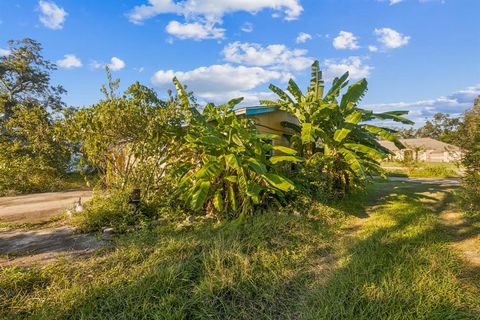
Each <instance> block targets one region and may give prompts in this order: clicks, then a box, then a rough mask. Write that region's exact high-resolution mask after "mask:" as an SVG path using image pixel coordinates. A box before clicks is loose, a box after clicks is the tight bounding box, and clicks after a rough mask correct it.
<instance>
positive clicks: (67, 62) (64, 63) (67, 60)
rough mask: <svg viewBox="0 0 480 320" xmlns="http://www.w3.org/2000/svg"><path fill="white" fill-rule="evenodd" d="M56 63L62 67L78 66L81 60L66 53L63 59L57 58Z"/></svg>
mask: <svg viewBox="0 0 480 320" xmlns="http://www.w3.org/2000/svg"><path fill="white" fill-rule="evenodd" d="M57 65H58V66H59V67H60V68H63V69H73V68H80V67H81V66H82V62H81V61H80V59H78V58H77V57H76V56H75V55H74V54H66V55H64V56H63V59H61V60H57Z"/></svg>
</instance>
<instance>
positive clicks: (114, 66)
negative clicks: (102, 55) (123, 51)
mask: <svg viewBox="0 0 480 320" xmlns="http://www.w3.org/2000/svg"><path fill="white" fill-rule="evenodd" d="M108 67H109V68H110V70H112V71H118V70H122V69H123V68H125V61H123V60H122V59H120V58H117V57H112V59H110V63H109V64H108Z"/></svg>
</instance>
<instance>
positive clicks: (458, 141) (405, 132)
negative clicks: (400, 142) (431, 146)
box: [398, 99, 480, 149]
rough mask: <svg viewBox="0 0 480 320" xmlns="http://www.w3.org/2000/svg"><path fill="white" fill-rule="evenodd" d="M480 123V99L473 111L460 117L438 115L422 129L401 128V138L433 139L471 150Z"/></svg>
mask: <svg viewBox="0 0 480 320" xmlns="http://www.w3.org/2000/svg"><path fill="white" fill-rule="evenodd" d="M479 121H480V106H479V103H478V99H477V100H476V102H475V103H474V106H473V107H472V108H471V109H468V110H467V111H465V112H464V113H463V114H462V115H461V116H460V117H452V116H451V115H449V114H448V113H441V112H439V113H436V114H435V115H434V116H433V118H432V119H430V120H427V121H426V122H425V124H424V125H423V126H422V127H420V128H417V129H415V128H400V129H398V135H399V136H400V137H401V138H404V139H409V138H433V139H436V140H440V141H442V142H445V143H449V144H453V145H456V146H459V147H462V148H466V149H470V148H472V144H473V141H474V137H475V134H476V132H477V125H478V123H479Z"/></svg>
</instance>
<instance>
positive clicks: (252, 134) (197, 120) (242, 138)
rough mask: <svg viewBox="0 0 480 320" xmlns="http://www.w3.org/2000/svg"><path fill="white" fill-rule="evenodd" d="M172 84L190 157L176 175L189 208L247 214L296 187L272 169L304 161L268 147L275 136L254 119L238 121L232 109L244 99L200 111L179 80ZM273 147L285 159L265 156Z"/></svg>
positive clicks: (283, 149)
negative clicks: (264, 132)
mask: <svg viewBox="0 0 480 320" xmlns="http://www.w3.org/2000/svg"><path fill="white" fill-rule="evenodd" d="M174 83H175V85H176V88H177V91H178V95H179V98H180V99H181V101H182V108H183V110H184V112H185V113H186V114H188V116H187V117H186V119H188V121H187V122H186V123H185V136H184V141H185V144H186V150H188V152H190V157H188V158H185V159H184V161H183V162H179V170H178V171H179V173H180V174H181V176H182V178H181V180H180V186H179V191H180V194H181V198H182V199H183V200H185V202H186V203H187V205H188V206H189V207H190V208H191V209H193V210H196V211H198V210H206V211H207V212H208V213H209V214H212V215H216V216H218V217H220V216H230V217H235V216H238V215H242V214H251V213H252V212H253V211H254V209H255V208H256V207H258V206H260V205H266V204H269V203H270V202H271V201H272V200H273V201H278V200H282V199H283V198H284V194H285V193H286V192H288V191H291V190H293V189H294V184H293V183H292V182H291V181H290V180H288V179H287V178H285V177H284V176H282V175H281V174H278V173H275V165H276V164H277V163H280V162H300V161H302V159H301V158H300V157H297V156H296V155H295V154H296V152H295V150H292V149H290V148H286V147H274V146H272V145H271V144H269V143H268V142H267V141H268V140H269V139H272V137H273V136H272V135H261V134H259V133H258V132H257V129H256V128H255V126H254V124H253V122H252V120H250V119H245V118H239V117H237V115H236V114H235V112H234V110H233V109H234V107H235V106H236V105H237V104H238V103H240V102H241V101H242V99H243V98H239V99H233V100H231V101H229V102H228V103H226V104H223V105H220V106H215V105H213V104H207V105H206V106H205V108H203V111H202V112H201V113H200V112H198V111H197V109H196V108H195V107H192V106H191V104H190V101H189V99H188V97H187V95H186V93H185V90H184V89H183V87H182V85H181V84H180V83H179V82H178V80H177V79H174ZM273 149H274V150H278V151H281V152H282V153H283V155H276V156H272V157H270V158H268V157H267V154H268V152H269V151H271V150H273Z"/></svg>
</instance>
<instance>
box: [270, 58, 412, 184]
mask: <svg viewBox="0 0 480 320" xmlns="http://www.w3.org/2000/svg"><path fill="white" fill-rule="evenodd" d="M347 79H348V72H347V73H345V74H344V75H343V76H341V77H340V78H335V79H334V80H333V83H332V87H331V88H330V90H329V91H328V92H326V93H325V88H324V82H323V80H322V74H321V72H320V70H319V65H318V61H315V62H314V63H313V65H312V70H311V80H310V85H309V87H308V89H307V91H306V94H303V93H302V92H301V90H300V89H299V87H298V85H297V84H296V83H295V81H293V80H290V81H289V82H288V87H287V91H288V93H287V92H284V91H283V90H282V89H280V88H278V87H276V86H274V85H270V90H272V91H273V92H274V93H276V94H277V95H278V97H279V99H278V100H277V101H262V103H263V104H266V105H270V106H278V107H279V108H280V109H281V110H284V111H286V112H289V113H290V114H292V115H294V116H295V117H296V118H297V120H298V124H296V123H283V125H284V126H285V127H288V128H291V129H292V130H293V131H294V134H293V135H292V136H291V137H290V141H291V143H292V145H293V146H294V147H295V148H296V149H297V150H298V151H299V154H300V155H302V156H305V157H306V158H307V159H308V160H307V164H309V163H310V164H312V163H317V164H318V163H320V168H321V170H322V173H323V174H325V175H326V176H327V178H328V179H329V181H330V183H329V187H330V188H331V189H335V190H340V191H341V192H342V193H345V191H346V189H347V188H348V187H349V186H350V185H352V184H355V183H357V182H361V181H362V180H364V179H365V178H367V177H368V176H371V175H373V174H377V173H379V172H381V168H380V165H379V162H378V160H380V159H383V158H384V157H386V156H387V155H388V154H389V151H388V150H387V149H385V148H383V147H382V146H381V145H380V144H379V143H378V141H377V139H378V138H383V139H386V140H389V141H392V142H394V143H395V144H396V145H397V146H399V147H403V146H402V144H401V143H400V141H399V140H398V138H397V136H396V135H395V132H394V131H392V130H391V129H388V128H385V127H380V126H376V125H373V124H372V123H368V121H370V120H387V119H388V120H393V121H396V122H401V123H405V124H412V122H411V121H410V120H407V119H406V118H404V117H403V115H405V114H407V113H408V111H391V112H384V113H374V112H372V111H369V110H364V109H361V108H359V107H358V104H359V102H360V101H361V98H362V97H363V96H364V94H365V93H366V91H367V81H366V80H365V79H363V80H360V81H358V82H356V83H354V84H353V85H351V86H350V87H348V89H347V90H346V92H345V93H344V94H343V95H342V97H341V99H340V98H339V96H340V93H341V91H342V90H343V89H344V88H345V87H347V85H348V80H347Z"/></svg>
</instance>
